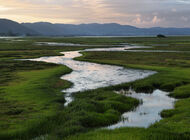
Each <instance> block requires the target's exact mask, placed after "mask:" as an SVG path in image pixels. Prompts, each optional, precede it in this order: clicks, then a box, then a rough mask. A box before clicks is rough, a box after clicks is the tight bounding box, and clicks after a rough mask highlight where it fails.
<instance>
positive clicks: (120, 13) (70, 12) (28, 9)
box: [0, 0, 190, 28]
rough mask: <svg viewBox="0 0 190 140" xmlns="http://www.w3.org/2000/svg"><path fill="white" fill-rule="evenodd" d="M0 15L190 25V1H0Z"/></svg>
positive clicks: (142, 25)
mask: <svg viewBox="0 0 190 140" xmlns="http://www.w3.org/2000/svg"><path fill="white" fill-rule="evenodd" d="M0 2H1V6H0V18H6V19H10V20H13V21H16V22H19V23H27V22H29V23H34V22H50V23H53V24H55V23H60V24H75V25H78V24H91V23H99V24H106V23H117V24H120V25H130V26H135V27H138V28H151V27H174V28H176V27H177V28H186V27H188V28H189V27H190V25H189V21H190V15H189V12H190V9H189V6H190V0H165V1H162V0H143V1H137V0H118V1H117V2H115V1H113V0H91V1H88V0H62V1H59V0H54V1H52V0H41V1H38V0H22V1H21V0H9V1H8V2H7V1H6V2H5V1H3V0H0Z"/></svg>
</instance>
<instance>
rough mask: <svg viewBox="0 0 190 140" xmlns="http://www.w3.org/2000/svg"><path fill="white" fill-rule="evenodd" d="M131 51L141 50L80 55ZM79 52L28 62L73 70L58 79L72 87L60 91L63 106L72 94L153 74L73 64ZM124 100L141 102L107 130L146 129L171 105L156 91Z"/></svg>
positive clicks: (117, 67) (166, 98)
mask: <svg viewBox="0 0 190 140" xmlns="http://www.w3.org/2000/svg"><path fill="white" fill-rule="evenodd" d="M134 48H140V47H139V46H130V45H125V46H124V47H113V48H96V49H86V50H83V51H125V50H128V49H134ZM141 48H142V47H141ZM80 52H81V51H68V52H62V54H64V56H49V57H41V58H37V59H30V60H31V61H43V62H49V63H56V64H63V65H66V66H68V67H69V68H71V69H72V70H73V72H71V73H70V74H67V75H63V76H62V77H61V79H64V80H68V81H70V82H72V83H73V86H72V87H70V88H68V89H65V90H63V91H62V92H64V93H65V99H66V103H65V106H67V105H68V104H69V103H71V102H72V101H73V98H72V94H73V93H76V92H79V91H86V90H90V89H97V88H100V87H107V86H112V85H118V84H121V83H126V82H131V81H135V80H138V79H143V78H146V77H148V76H150V75H153V74H155V73H156V72H154V71H149V70H137V69H128V68H124V67H120V66H112V65H104V64H96V63H90V62H82V61H76V60H74V59H73V58H76V57H80V56H82V54H81V53H80ZM119 93H120V92H119ZM127 96H131V97H134V98H137V99H140V100H142V101H143V103H142V104H141V105H140V106H139V107H138V108H137V109H136V110H134V111H132V112H128V113H125V114H123V121H121V122H118V123H117V124H115V125H112V126H109V127H108V128H109V129H114V128H119V127H124V126H137V127H148V126H149V125H150V124H151V123H154V122H155V121H158V120H160V119H161V117H160V115H159V112H160V111H161V110H163V109H169V108H172V107H173V102H174V100H173V99H171V98H169V97H168V96H167V94H166V93H165V92H162V91H159V90H158V91H155V92H154V93H153V94H143V93H141V94H137V93H135V92H133V93H132V94H130V95H127Z"/></svg>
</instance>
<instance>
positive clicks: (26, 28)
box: [0, 19, 190, 36]
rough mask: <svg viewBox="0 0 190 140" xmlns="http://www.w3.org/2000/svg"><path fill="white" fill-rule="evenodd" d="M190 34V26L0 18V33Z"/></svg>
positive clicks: (50, 34)
mask: <svg viewBox="0 0 190 140" xmlns="http://www.w3.org/2000/svg"><path fill="white" fill-rule="evenodd" d="M157 34H164V35H190V28H162V27H153V28H137V27H134V26H130V25H120V24H116V23H107V24H98V23H92V24H79V25H74V24H52V23H49V22H36V23H21V24H20V23H17V22H15V21H11V20H8V19H0V35H32V36H155V35H157Z"/></svg>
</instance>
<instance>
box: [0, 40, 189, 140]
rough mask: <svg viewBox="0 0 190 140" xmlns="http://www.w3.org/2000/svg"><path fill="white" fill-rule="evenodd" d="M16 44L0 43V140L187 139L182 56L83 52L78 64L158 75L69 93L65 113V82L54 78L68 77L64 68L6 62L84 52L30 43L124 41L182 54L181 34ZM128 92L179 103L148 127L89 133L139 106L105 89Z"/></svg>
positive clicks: (186, 78) (186, 90) (185, 64)
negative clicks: (162, 94) (165, 94)
mask: <svg viewBox="0 0 190 140" xmlns="http://www.w3.org/2000/svg"><path fill="white" fill-rule="evenodd" d="M24 40H26V41H24V42H10V41H6V40H0V50H1V51H0V73H1V75H0V85H1V87H0V139H3V140H6V139H11V140H12V139H31V138H34V137H38V136H41V135H42V139H43V135H45V136H46V137H45V138H46V139H50V140H52V139H53V140H56V139H68V140H95V139H99V140H116V139H121V140H122V139H123V140H125V139H129V140H181V139H183V140H186V139H187V140H188V139H190V137H189V136H190V130H189V125H190V123H189V120H190V119H189V116H190V110H189V106H190V105H189V103H190V101H189V95H190V93H189V85H190V78H189V77H190V67H189V66H190V65H189V60H190V57H189V56H188V54H187V53H180V54H178V53H132V52H88V53H84V54H85V55H84V56H83V57H82V58H79V59H80V60H83V61H91V62H97V63H106V64H112V65H120V66H124V67H128V68H129V67H130V68H138V69H150V70H154V71H157V72H158V73H157V74H155V75H153V76H151V77H149V78H146V79H143V80H138V81H135V82H132V83H126V84H121V85H117V86H110V87H107V88H100V89H96V90H91V91H85V92H80V93H76V94H74V98H75V100H74V101H73V102H72V103H71V104H70V105H69V106H68V107H67V108H64V106H63V104H64V102H65V100H64V98H63V93H61V92H60V91H61V89H63V88H67V87H69V86H71V85H72V83H70V82H68V81H62V80H60V79H59V77H60V76H61V75H62V74H66V73H69V72H71V70H70V69H68V68H67V67H64V66H58V65H54V64H46V63H40V62H29V61H28V62H25V61H15V60H14V59H21V58H22V59H25V58H35V57H40V56H54V55H60V54H59V52H60V51H70V50H81V49H85V48H89V47H82V46H81V47H61V46H55V47H50V46H38V45H35V42H51V41H52V42H68V43H77V44H78V43H79V44H103V45H105V44H107V45H109V44H110V45H111V44H112V45H113V44H115V45H117V44H119V43H126V42H128V43H136V44H141V45H148V46H154V47H153V48H151V49H157V50H180V51H189V50H190V47H189V44H190V41H189V37H168V38H166V39H158V38H153V37H152V38H148V37H146V38H145V37H139V38H126V37H122V38H24ZM165 44H167V45H165ZM104 47H105V46H104ZM130 87H132V88H133V89H134V90H136V91H137V92H152V91H153V90H154V89H157V88H159V89H162V90H165V91H170V92H171V94H170V96H173V97H176V98H179V99H180V100H178V101H177V102H176V104H175V108H174V109H172V110H165V111H163V112H161V115H162V117H164V119H163V120H161V121H160V122H157V123H155V124H153V125H152V126H151V127H150V128H148V129H144V128H122V129H116V130H94V129H95V128H99V127H102V126H108V125H110V124H112V123H115V122H117V121H118V120H119V119H120V116H121V114H122V113H123V112H126V111H129V110H132V109H133V108H134V107H136V106H137V105H138V104H139V101H138V100H136V99H133V98H130V97H125V96H122V95H118V94H115V93H114V92H113V90H120V89H128V88H130ZM93 130H94V131H93ZM89 131H90V132H89ZM80 133H81V134H80ZM74 134H75V135H74Z"/></svg>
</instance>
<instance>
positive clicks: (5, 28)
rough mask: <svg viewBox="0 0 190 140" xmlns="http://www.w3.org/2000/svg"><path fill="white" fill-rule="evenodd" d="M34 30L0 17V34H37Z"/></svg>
mask: <svg viewBox="0 0 190 140" xmlns="http://www.w3.org/2000/svg"><path fill="white" fill-rule="evenodd" d="M37 34H39V33H37V32H36V31H34V30H32V29H29V28H27V27H25V26H23V25H21V24H19V23H17V22H14V21H11V20H8V19H0V35H9V36H14V35H37Z"/></svg>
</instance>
